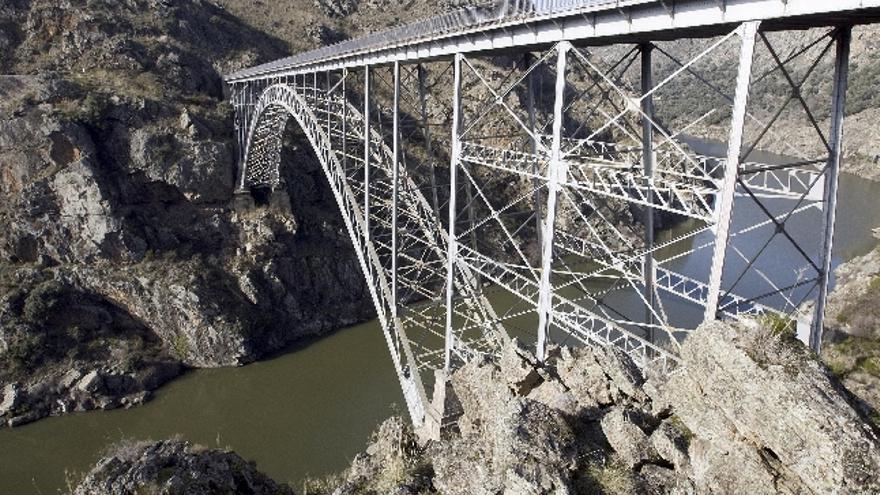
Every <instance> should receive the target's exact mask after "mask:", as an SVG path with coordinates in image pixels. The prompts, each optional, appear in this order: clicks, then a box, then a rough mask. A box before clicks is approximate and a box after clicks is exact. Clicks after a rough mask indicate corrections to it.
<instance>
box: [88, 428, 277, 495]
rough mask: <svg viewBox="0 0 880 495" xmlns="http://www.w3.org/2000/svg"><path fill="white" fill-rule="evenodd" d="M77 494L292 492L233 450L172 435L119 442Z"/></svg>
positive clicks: (168, 494) (175, 494)
mask: <svg viewBox="0 0 880 495" xmlns="http://www.w3.org/2000/svg"><path fill="white" fill-rule="evenodd" d="M74 493H75V494H76V495H91V494H97V493H100V494H104V495H116V494H119V495H123V494H130V493H156V494H159V493H161V494H167V495H178V494H179V495H201V494H204V495H208V494H216V493H249V494H254V495H270V494H271V495H276V494H292V493H293V490H291V489H290V488H289V487H287V486H284V485H279V484H277V483H276V482H274V481H273V480H271V479H270V478H269V477H267V476H266V475H264V474H263V473H261V472H259V471H257V469H256V467H255V466H254V465H253V464H250V463H248V462H247V461H245V460H244V459H242V458H241V457H239V456H238V455H237V454H235V453H232V452H224V451H219V450H208V449H204V448H201V447H196V446H193V445H190V444H189V443H186V442H181V441H176V440H171V441H163V442H155V443H150V442H142V443H137V444H133V445H119V446H117V447H115V448H114V449H113V451H112V452H111V453H110V454H108V455H107V456H105V457H104V458H103V459H101V460H100V461H98V463H97V465H96V466H95V467H94V468H93V469H92V470H91V471H90V472H89V473H88V474H87V475H86V476H85V478H84V479H83V480H82V481H81V482H80V483H79V485H77V487H76V489H75V491H74Z"/></svg>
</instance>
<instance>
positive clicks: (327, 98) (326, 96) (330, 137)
mask: <svg viewBox="0 0 880 495" xmlns="http://www.w3.org/2000/svg"><path fill="white" fill-rule="evenodd" d="M324 77H326V78H327V84H326V86H327V92H326V93H325V94H324V100H325V104H324V108H325V110H326V112H327V144H328V145H329V146H330V150H329V151H333V135H332V134H331V129H330V128H331V126H332V123H331V121H330V115H331V112H330V71H329V70H328V71H327V72H326V73H325V76H324Z"/></svg>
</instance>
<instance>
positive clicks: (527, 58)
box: [523, 53, 541, 245]
mask: <svg viewBox="0 0 880 495" xmlns="http://www.w3.org/2000/svg"><path fill="white" fill-rule="evenodd" d="M523 61H524V62H525V66H526V70H528V69H529V68H530V67H531V66H532V55H531V54H530V53H526V54H525V55H524V56H523ZM526 85H527V86H528V88H527V90H526V91H527V97H526V106H527V107H528V111H529V132H531V136H529V142H530V143H531V151H532V156H533V157H534V160H533V161H532V172H533V173H534V174H535V177H536V178H535V179H534V180H533V181H532V187H534V188H535V193H534V196H533V201H534V202H535V232H536V233H537V236H536V241H537V243H538V245H541V192H540V186H541V181H540V179H537V175H538V170H539V168H538V158H537V156H538V141H537V140H536V139H535V71H529V75H528V78H527V79H526Z"/></svg>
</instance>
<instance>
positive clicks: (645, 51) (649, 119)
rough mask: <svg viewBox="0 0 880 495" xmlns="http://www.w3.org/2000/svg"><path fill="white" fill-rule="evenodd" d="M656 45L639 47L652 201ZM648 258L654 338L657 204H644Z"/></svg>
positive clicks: (650, 322) (645, 165) (645, 159)
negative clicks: (654, 61)
mask: <svg viewBox="0 0 880 495" xmlns="http://www.w3.org/2000/svg"><path fill="white" fill-rule="evenodd" d="M653 49H654V45H652V44H651V43H643V44H642V45H641V47H640V51H641V57H642V95H648V96H647V97H644V96H643V98H642V168H643V169H644V173H645V182H646V184H645V186H646V190H647V200H648V204H649V205H653V204H654V191H653V188H651V187H650V186H651V182H653V180H654V124H653V120H654V95H653V93H651V89H653V88H654V78H653V73H652V71H651V51H652V50H653ZM644 224H645V251H646V253H645V259H644V264H643V270H644V283H645V301H647V307H646V308H645V323H647V324H648V325H649V326H648V340H649V341H650V342H654V328H653V327H651V326H650V325H653V324H654V323H655V321H654V310H655V308H656V304H657V303H656V301H655V299H654V298H655V294H656V292H655V290H654V252H653V251H654V207H653V206H646V207H645V218H644Z"/></svg>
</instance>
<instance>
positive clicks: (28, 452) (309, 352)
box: [0, 323, 403, 495]
mask: <svg viewBox="0 0 880 495" xmlns="http://www.w3.org/2000/svg"><path fill="white" fill-rule="evenodd" d="M387 354H388V351H387V350H386V348H385V341H384V340H383V337H382V334H381V332H380V330H379V327H378V326H376V325H375V324H372V323H369V324H364V325H358V326H355V327H352V328H348V329H345V330H342V331H339V332H337V333H335V334H333V335H331V336H329V337H326V338H324V339H322V340H319V341H317V342H314V343H312V344H309V345H307V346H306V347H304V348H302V349H299V350H296V351H295V352H291V353H289V354H286V355H284V356H281V357H278V358H275V359H272V360H269V361H263V362H259V363H254V364H252V365H249V366H245V367H242V368H228V369H211V370H198V371H194V372H191V373H188V374H187V375H186V376H184V377H183V378H180V379H178V380H175V381H173V382H172V383H171V384H169V385H168V386H166V387H163V388H162V389H161V390H159V391H158V393H157V394H156V397H155V399H154V400H152V401H150V402H149V403H147V404H146V405H144V406H141V407H136V408H134V409H129V410H115V411H94V412H88V413H79V414H73V415H69V416H63V417H58V418H50V419H46V420H42V421H38V422H36V423H33V424H30V425H26V426H23V427H20V428H15V429H12V430H9V429H4V430H3V431H0V494H4V495H5V494H19V493H21V494H27V493H43V494H50V493H57V491H58V490H59V489H62V488H63V487H65V471H68V472H73V473H76V472H80V473H81V472H84V471H86V470H87V469H88V468H89V467H90V466H91V464H93V463H94V462H95V461H96V460H97V459H98V458H99V457H100V453H101V452H102V451H103V450H104V449H105V448H106V447H107V446H108V445H111V444H113V443H114V442H116V441H118V440H120V439H156V440H158V439H164V438H168V437H171V436H174V435H180V436H182V437H183V438H185V439H187V440H190V441H192V442H196V443H200V444H203V445H207V446H212V447H213V446H221V447H229V448H232V449H234V450H235V451H236V452H238V453H239V454H241V455H242V456H243V457H245V458H246V459H249V460H254V461H256V462H257V466H258V467H259V468H260V469H261V470H263V471H265V472H266V473H268V474H269V475H271V476H272V477H274V478H275V479H276V480H279V481H289V482H293V483H298V482H299V480H301V479H302V478H303V477H304V476H306V475H310V474H311V475H320V474H325V473H330V472H335V471H339V470H342V469H343V468H345V467H347V466H348V464H349V461H350V460H351V458H352V457H353V456H354V455H355V454H356V453H357V452H360V451H361V450H363V448H364V446H365V443H366V441H367V439H368V437H369V434H370V432H371V431H372V430H373V429H374V428H375V427H376V426H377V425H378V424H379V423H380V422H381V421H382V420H383V419H385V418H386V417H388V416H389V415H390V414H391V413H392V410H393V408H394V406H393V404H394V403H401V404H402V403H403V400H402V396H401V394H400V389H399V387H398V385H397V378H396V376H395V375H394V370H393V368H392V366H391V360H390V359H387Z"/></svg>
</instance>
